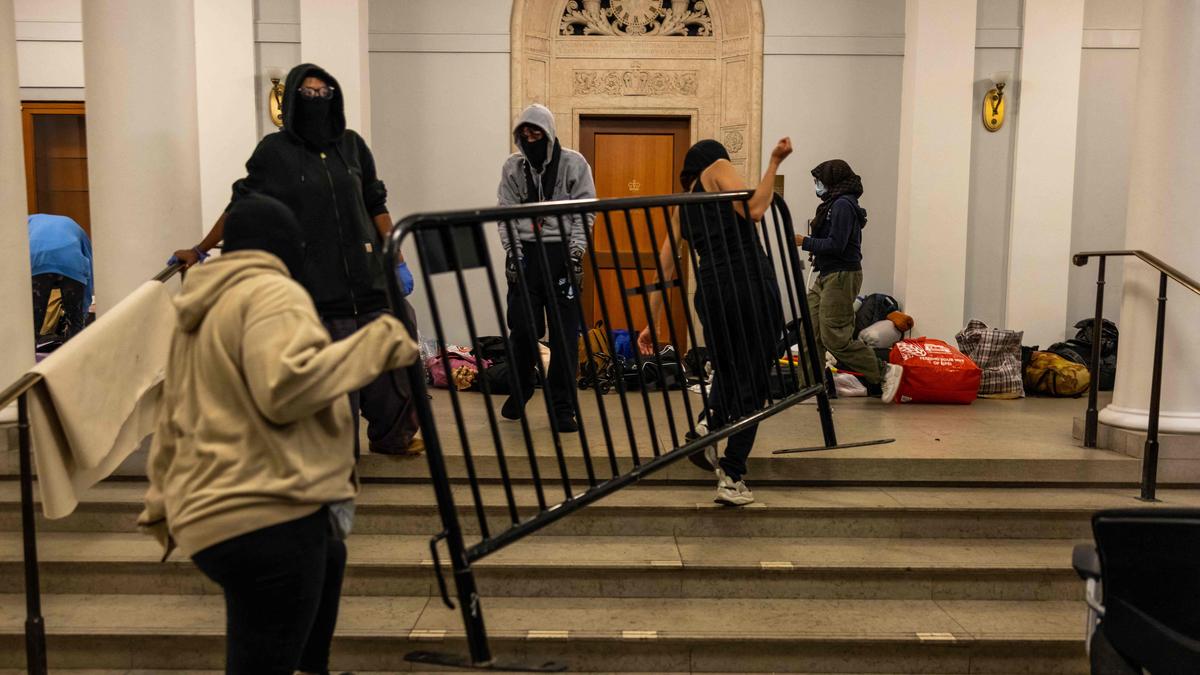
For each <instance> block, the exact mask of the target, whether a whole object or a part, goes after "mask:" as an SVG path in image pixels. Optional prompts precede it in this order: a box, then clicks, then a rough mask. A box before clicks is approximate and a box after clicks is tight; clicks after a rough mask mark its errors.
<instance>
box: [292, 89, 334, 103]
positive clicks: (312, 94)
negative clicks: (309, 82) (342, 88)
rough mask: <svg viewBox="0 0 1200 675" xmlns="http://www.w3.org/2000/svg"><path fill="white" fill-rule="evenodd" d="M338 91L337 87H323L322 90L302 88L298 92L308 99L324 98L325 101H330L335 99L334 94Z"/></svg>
mask: <svg viewBox="0 0 1200 675" xmlns="http://www.w3.org/2000/svg"><path fill="white" fill-rule="evenodd" d="M336 89H337V87H321V88H320V89H314V88H312V87H300V88H299V89H297V90H296V91H298V92H300V95H301V96H303V97H304V98H307V99H314V98H323V99H325V100H329V99H331V98H333V92H334V91H335V90H336Z"/></svg>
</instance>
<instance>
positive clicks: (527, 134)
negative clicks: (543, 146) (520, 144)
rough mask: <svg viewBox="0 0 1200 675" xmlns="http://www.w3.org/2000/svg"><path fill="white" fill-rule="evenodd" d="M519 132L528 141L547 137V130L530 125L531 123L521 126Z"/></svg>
mask: <svg viewBox="0 0 1200 675" xmlns="http://www.w3.org/2000/svg"><path fill="white" fill-rule="evenodd" d="M518 132H519V133H520V134H521V136H522V137H524V138H525V140H527V141H540V140H542V139H543V138H545V136H546V132H544V131H542V130H541V129H539V128H537V127H534V126H529V125H526V126H523V127H521V128H520V129H519V130H518Z"/></svg>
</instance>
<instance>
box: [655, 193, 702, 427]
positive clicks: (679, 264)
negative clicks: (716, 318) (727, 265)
mask: <svg viewBox="0 0 1200 675" xmlns="http://www.w3.org/2000/svg"><path fill="white" fill-rule="evenodd" d="M662 210H663V217H665V218H666V219H667V222H668V223H670V222H671V213H670V211H669V210H668V209H667V207H665V206H664V207H662ZM676 213H677V214H678V213H679V212H678V211H677V212H676ZM680 234H681V235H682V228H681V229H680ZM667 241H669V242H670V243H671V257H672V258H674V259H675V278H676V279H679V283H680V286H679V289H680V290H679V297H680V301H681V302H682V303H683V316H684V318H685V319H686V321H687V329H688V335H689V337H690V338H691V341H692V347H693V348H695V347H696V346H698V345H699V344H700V340H699V338H698V336H697V334H696V322H695V321H694V320H693V319H692V308H691V307H688V302H687V289H686V288H684V286H683V268H684V264H685V263H684V260H683V258H682V257H681V256H680V255H679V246H680V244H679V243H678V242H677V241H676V240H675V238H674V237H673V236H671V230H670V229H669V228H668V231H667ZM691 249H692V247H691V245H690V244H689V245H688V250H689V251H691ZM689 262H690V257H689ZM660 274H661V271H660ZM692 274H693V278H694V275H695V274H697V270H696V269H695V268H692ZM706 382H707V378H705V377H704V374H703V373H701V374H700V401H701V403H702V404H703V405H704V406H707V403H705V402H706V401H708V385H707V384H706ZM683 399H684V401H688V400H689V399H688V392H687V390H686V389H685V390H684V392H683ZM687 412H688V431H691V432H692V433H695V431H696V420H695V416H694V415H692V409H691V407H690V405H689V407H688V408H687Z"/></svg>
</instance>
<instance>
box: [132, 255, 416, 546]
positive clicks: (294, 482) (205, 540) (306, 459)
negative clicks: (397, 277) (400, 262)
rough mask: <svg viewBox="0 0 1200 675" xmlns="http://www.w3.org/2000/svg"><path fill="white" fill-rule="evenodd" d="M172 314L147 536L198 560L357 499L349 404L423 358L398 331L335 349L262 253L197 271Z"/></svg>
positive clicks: (309, 306)
mask: <svg viewBox="0 0 1200 675" xmlns="http://www.w3.org/2000/svg"><path fill="white" fill-rule="evenodd" d="M175 307H176V310H177V311H178V314H179V327H178V330H177V332H176V333H175V336H174V338H173V340H172V343H171V352H170V356H169V358H168V362H167V370H166V377H165V381H164V384H163V387H164V390H163V397H162V408H161V410H160V412H159V422H158V430H157V432H156V434H155V438H154V442H153V444H152V446H151V449H150V460H149V463H148V466H147V475H148V477H149V479H150V489H149V490H148V491H147V493H146V508H145V510H144V511H143V512H142V514H141V516H140V517H139V518H138V525H139V526H141V527H142V528H143V529H144V530H147V531H150V532H151V533H152V534H155V535H156V536H157V537H158V538H159V540H160V542H162V543H163V545H164V547H166V548H167V553H170V548H171V538H173V540H174V541H175V542H177V543H178V544H179V546H180V548H181V549H182V550H183V551H184V552H185V553H187V554H188V555H193V554H195V553H197V552H199V551H202V550H204V549H205V548H208V547H209V546H212V545H214V544H218V543H220V542H222V541H225V540H227V539H232V538H233V537H236V536H238V535H242V534H246V533H248V532H252V531H254V530H258V529H261V528H264V527H269V526H271V525H277V524H279V523H283V522H287V521H289V520H295V519H297V518H302V517H304V516H306V515H309V514H311V513H312V512H314V511H316V510H317V509H319V508H320V507H321V506H322V505H323V504H328V503H331V502H337V501H341V500H345V499H350V498H352V497H354V495H355V494H356V492H357V487H356V482H355V479H354V451H353V448H354V437H353V436H352V434H353V433H354V429H353V428H352V423H351V416H350V405H349V403H348V402H347V400H346V394H347V393H348V392H350V391H354V390H356V389H359V388H361V387H363V386H365V385H366V384H367V383H369V382H370V381H371V380H373V379H375V377H376V376H378V375H379V374H380V373H381V372H384V371H386V370H391V369H394V368H398V367H402V366H407V365H410V364H412V363H413V362H414V361H415V360H416V359H417V356H418V348H417V344H416V343H415V342H414V341H413V340H412V338H410V337H409V335H408V333H407V332H406V331H405V330H404V327H403V326H402V325H401V324H400V322H399V321H397V320H395V319H394V318H392V317H390V316H384V317H381V318H379V319H377V320H376V321H373V322H371V323H370V324H369V325H367V326H365V327H363V328H362V329H360V330H359V331H358V332H356V333H355V334H354V335H352V336H350V337H349V338H346V339H345V340H340V341H338V342H331V341H330V338H329V333H328V332H327V331H326V330H325V328H324V326H322V325H321V321H320V319H318V317H317V312H316V309H315V307H314V306H313V302H312V299H311V298H310V297H309V295H308V293H307V292H306V291H305V290H304V288H303V287H302V286H300V284H298V283H296V282H295V281H293V280H292V279H291V277H290V276H289V275H288V272H287V268H286V267H284V265H283V262H282V261H280V260H279V259H278V258H276V257H275V256H273V255H271V254H269V253H266V252H262V251H239V252H236V253H230V254H227V255H223V256H221V257H220V258H217V259H215V260H213V261H211V262H208V263H206V264H204V265H201V266H198V267H195V268H193V269H192V271H190V272H189V273H188V276H187V280H186V281H185V282H184V283H183V290H182V292H181V293H180V294H179V296H178V297H176V298H175ZM168 532H169V535H170V538H168V536H167V535H168Z"/></svg>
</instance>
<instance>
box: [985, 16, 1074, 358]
mask: <svg viewBox="0 0 1200 675" xmlns="http://www.w3.org/2000/svg"><path fill="white" fill-rule="evenodd" d="M1022 33H1023V36H1024V37H1023V40H1022V43H1021V71H1020V75H1019V76H1018V77H1017V78H1016V81H1015V82H1014V83H1013V84H1012V86H1010V87H1009V91H1007V92H1006V93H1009V94H1010V95H1011V96H1012V99H1011V100H1012V101H1013V103H1010V104H1009V105H1010V106H1013V105H1014V104H1015V105H1017V106H1020V110H1021V114H1020V117H1019V118H1017V119H1015V120H1014V121H1015V122H1016V129H1015V130H1014V131H1015V133H1016V153H1015V158H1014V161H1013V188H1012V227H1011V229H1010V232H1009V248H1008V283H1007V286H1006V288H1007V289H1008V297H1007V300H1006V302H1005V314H1004V316H1005V326H1006V327H1007V328H1011V329H1013V330H1021V331H1025V344H1030V345H1042V346H1047V347H1048V346H1049V345H1051V344H1053V343H1055V342H1059V341H1060V340H1062V339H1063V338H1064V335H1063V331H1064V330H1065V327H1066V325H1067V277H1068V275H1069V273H1070V270H1071V252H1072V251H1071V212H1072V209H1073V207H1074V194H1075V193H1074V187H1075V136H1076V127H1077V126H1078V123H1079V64H1080V61H1081V60H1082V58H1083V0H1025V21H1024V30H1023V31H1022ZM1009 109H1010V110H1012V107H1010V108H1009ZM973 123H975V124H978V123H979V120H973Z"/></svg>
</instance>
